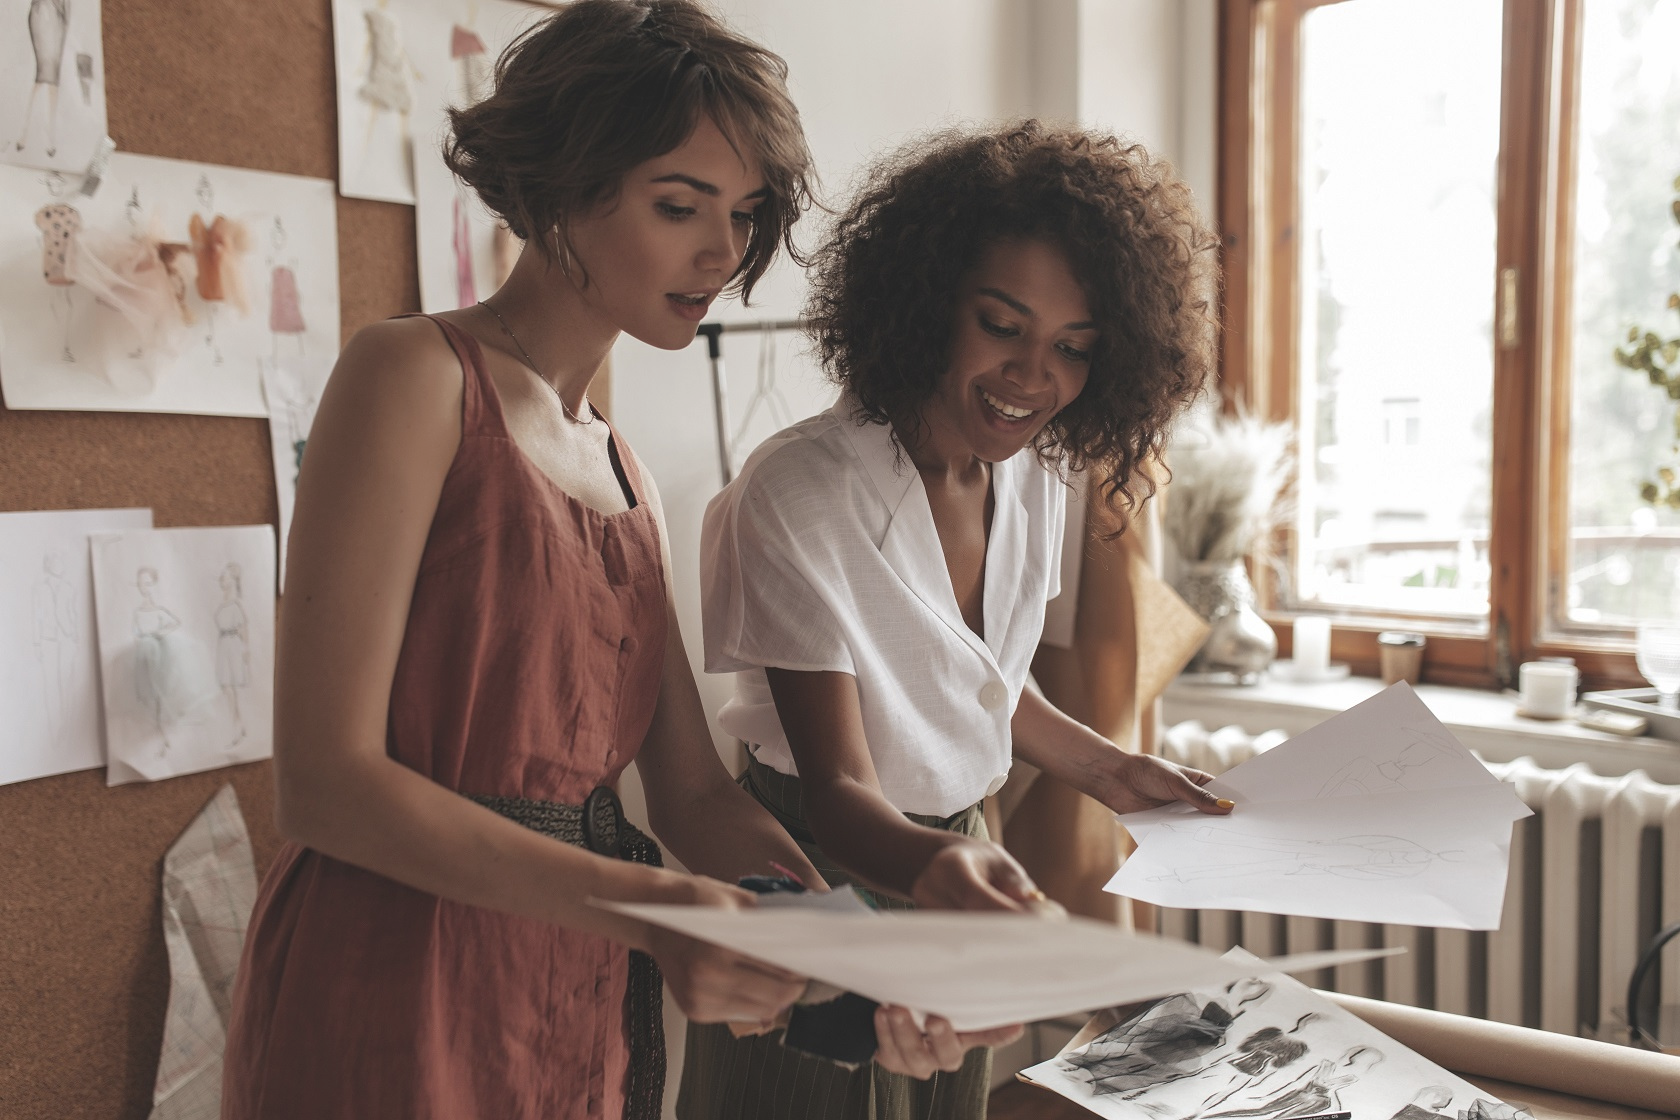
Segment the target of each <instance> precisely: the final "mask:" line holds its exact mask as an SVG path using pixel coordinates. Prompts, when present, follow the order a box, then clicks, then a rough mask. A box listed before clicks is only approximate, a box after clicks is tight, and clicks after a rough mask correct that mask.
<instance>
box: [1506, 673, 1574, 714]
mask: <svg viewBox="0 0 1680 1120" xmlns="http://www.w3.org/2000/svg"><path fill="white" fill-rule="evenodd" d="M1580 681H1581V674H1580V670H1578V669H1576V668H1575V666H1573V665H1567V664H1564V663H1563V662H1561V661H1525V662H1524V663H1523V666H1522V668H1520V669H1518V670H1517V690H1518V691H1519V692H1520V693H1521V694H1522V714H1523V715H1525V716H1532V717H1533V718H1535V719H1563V718H1564V717H1565V716H1567V715H1568V714H1569V713H1570V710H1571V709H1573V708H1574V707H1575V688H1576V686H1577V685H1578V684H1580Z"/></svg>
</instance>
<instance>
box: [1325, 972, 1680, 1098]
mask: <svg viewBox="0 0 1680 1120" xmlns="http://www.w3.org/2000/svg"><path fill="white" fill-rule="evenodd" d="M1318 994H1319V995H1321V996H1324V997H1325V998H1327V999H1332V1000H1334V1001H1336V1002H1337V1003H1339V1004H1341V1005H1342V1006H1343V1007H1345V1008H1347V1009H1348V1010H1349V1011H1351V1012H1353V1013H1354V1014H1355V1015H1357V1016H1359V1017H1360V1018H1361V1019H1363V1020H1365V1021H1366V1022H1367V1023H1369V1024H1371V1025H1372V1026H1373V1027H1375V1028H1377V1029H1378V1030H1379V1031H1381V1032H1383V1033H1384V1034H1386V1035H1388V1036H1389V1037H1390V1038H1392V1039H1394V1040H1395V1041H1396V1042H1399V1043H1400V1044H1402V1045H1404V1046H1409V1047H1411V1048H1412V1049H1413V1050H1416V1051H1417V1052H1418V1053H1419V1054H1422V1055H1423V1056H1424V1057H1425V1058H1428V1059H1429V1060H1430V1061H1432V1062H1434V1063H1436V1064H1437V1065H1440V1066H1444V1067H1445V1068H1447V1069H1449V1070H1451V1071H1453V1072H1454V1073H1460V1074H1468V1075H1470V1076H1473V1077H1491V1078H1497V1079H1498V1080H1500V1081H1512V1082H1516V1083H1517V1084H1520V1085H1532V1086H1534V1087H1535V1088H1537V1089H1550V1090H1552V1091H1554V1092H1558V1093H1568V1094H1571V1095H1572V1096H1577V1097H1586V1098H1588V1099H1589V1100H1598V1101H1608V1102H1610V1103H1612V1104H1621V1105H1627V1106H1629V1107H1632V1108H1648V1109H1652V1110H1654V1111H1656V1112H1669V1113H1672V1112H1675V1111H1676V1110H1680V1057H1674V1056H1672V1055H1668V1054H1657V1053H1653V1052H1652V1051H1650V1050H1635V1049H1633V1048H1632V1047H1629V1046H1614V1045H1612V1044H1610V1043H1608V1042H1598V1041H1595V1040H1593V1039H1590V1038H1574V1037H1572V1036H1570V1035H1563V1034H1554V1033H1552V1032H1551V1031H1537V1030H1533V1029H1532V1028H1529V1027H1513V1026H1511V1025H1510V1024H1508V1023H1492V1022H1488V1021H1487V1020H1485V1019H1472V1018H1470V1017H1468V1016H1465V1015H1450V1014H1448V1013H1446V1012H1444V1011H1428V1010H1425V1009H1424V1008H1421V1007H1406V1006H1404V1005H1403V1004H1398V1003H1387V1002H1384V1001H1383V1000H1375V999H1364V998H1361V997H1360V996H1348V995H1342V994H1340V993H1337V992H1319V993H1318Z"/></svg>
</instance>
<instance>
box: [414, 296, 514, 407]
mask: <svg viewBox="0 0 1680 1120" xmlns="http://www.w3.org/2000/svg"><path fill="white" fill-rule="evenodd" d="M397 318H399V319H415V318H419V319H430V320H431V321H432V322H433V323H436V324H437V327H438V329H439V330H441V331H442V332H443V337H444V338H445V339H447V340H448V342H449V346H450V349H452V350H454V351H455V356H456V357H457V358H459V359H460V361H461V374H462V379H461V434H462V435H463V436H466V435H492V436H500V437H502V438H504V439H506V438H510V437H509V436H508V428H507V421H506V420H504V419H503V417H502V398H501V395H500V394H498V393H497V392H496V383H495V382H494V381H492V380H490V372H489V371H488V370H487V369H485V368H484V350H483V348H482V347H480V346H479V344H478V339H476V338H474V337H473V336H472V335H470V334H468V333H467V332H466V331H464V330H462V329H461V328H460V327H457V326H456V325H455V324H454V323H451V322H450V321H449V320H448V319H445V318H443V317H442V316H439V315H427V314H424V313H422V312H418V311H414V312H410V313H409V314H407V315H398V316H397Z"/></svg>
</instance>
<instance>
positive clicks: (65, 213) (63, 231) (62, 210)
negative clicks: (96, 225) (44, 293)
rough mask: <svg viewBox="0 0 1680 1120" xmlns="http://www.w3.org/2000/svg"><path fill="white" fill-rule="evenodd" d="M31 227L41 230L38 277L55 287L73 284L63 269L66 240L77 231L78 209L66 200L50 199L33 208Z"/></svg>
mask: <svg viewBox="0 0 1680 1120" xmlns="http://www.w3.org/2000/svg"><path fill="white" fill-rule="evenodd" d="M35 228H36V229H39V230H40V231H41V278H42V279H43V280H45V281H46V282H47V283H49V284H51V285H53V286H54V287H57V288H63V287H69V286H70V285H71V284H74V283H75V281H74V280H72V279H71V278H70V277H69V275H67V274H66V272H65V265H66V262H67V261H68V259H69V255H70V243H71V241H72V240H73V239H74V238H75V236H76V235H77V234H78V233H79V232H81V228H82V215H81V211H79V210H77V209H76V208H75V207H74V206H71V205H70V204H69V203H68V202H53V203H49V204H48V205H46V206H43V207H41V208H40V209H39V210H37V211H35Z"/></svg>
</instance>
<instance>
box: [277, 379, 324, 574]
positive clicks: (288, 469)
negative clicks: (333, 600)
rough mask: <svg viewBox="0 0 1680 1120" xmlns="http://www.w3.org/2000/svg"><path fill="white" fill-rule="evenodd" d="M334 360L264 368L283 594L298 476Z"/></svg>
mask: <svg viewBox="0 0 1680 1120" xmlns="http://www.w3.org/2000/svg"><path fill="white" fill-rule="evenodd" d="M334 361H335V358H334V357H331V356H318V357H278V358H270V359H265V360H264V361H263V363H262V379H263V396H264V398H265V399H266V400H267V401H268V436H269V443H270V445H271V447H272V449H273V452H274V492H275V497H276V498H277V500H278V503H279V507H280V568H279V576H280V588H281V590H284V589H285V584H286V538H287V537H288V536H290V535H291V529H292V506H293V504H294V503H295V502H296V499H297V479H298V472H299V471H300V470H302V469H303V450H304V447H305V446H306V445H307V444H308V442H309V428H310V425H312V424H313V423H314V422H315V409H316V406H317V405H319V404H320V403H321V394H322V393H323V392H325V391H326V388H327V378H328V377H329V376H330V375H331V374H332V368H333V363H334Z"/></svg>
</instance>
